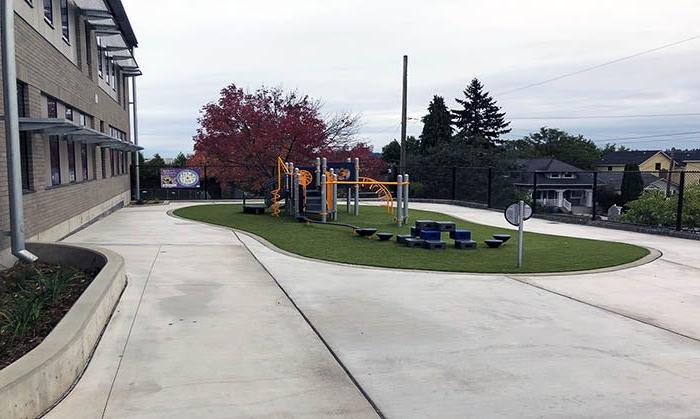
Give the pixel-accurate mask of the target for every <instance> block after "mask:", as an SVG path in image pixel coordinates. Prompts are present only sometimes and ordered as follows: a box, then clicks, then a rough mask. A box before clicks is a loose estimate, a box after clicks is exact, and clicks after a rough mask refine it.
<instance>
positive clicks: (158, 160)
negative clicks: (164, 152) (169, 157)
mask: <svg viewBox="0 0 700 419" xmlns="http://www.w3.org/2000/svg"><path fill="white" fill-rule="evenodd" d="M146 165H148V166H151V167H163V166H165V160H163V158H162V157H161V156H160V154H158V153H156V154H154V155H153V157H151V158H150V159H148V160H146Z"/></svg>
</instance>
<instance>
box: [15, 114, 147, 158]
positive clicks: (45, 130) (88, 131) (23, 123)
mask: <svg viewBox="0 0 700 419" xmlns="http://www.w3.org/2000/svg"><path fill="white" fill-rule="evenodd" d="M19 130H20V131H26V132H33V133H37V134H43V135H60V136H64V137H66V138H67V139H68V140H72V141H76V142H81V143H86V144H97V145H99V146H100V147H109V148H114V149H117V150H125V151H137V150H143V148H142V147H139V146H137V145H134V144H132V143H130V142H128V141H122V140H120V139H118V138H114V137H111V136H109V135H107V134H105V133H102V132H100V131H97V130H94V129H92V128H88V127H85V126H82V125H78V124H76V123H75V122H73V121H68V120H65V119H56V118H19Z"/></svg>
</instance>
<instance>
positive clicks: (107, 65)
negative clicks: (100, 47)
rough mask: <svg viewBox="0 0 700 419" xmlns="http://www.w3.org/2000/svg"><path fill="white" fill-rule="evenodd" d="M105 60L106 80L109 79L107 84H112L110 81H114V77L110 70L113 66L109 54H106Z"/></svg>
mask: <svg viewBox="0 0 700 419" xmlns="http://www.w3.org/2000/svg"><path fill="white" fill-rule="evenodd" d="M104 60H105V67H106V68H105V70H106V79H107V84H110V81H111V80H112V75H111V74H110V68H111V66H110V65H109V58H108V57H107V54H106V53H105V56H104Z"/></svg>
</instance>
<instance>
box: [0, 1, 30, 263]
mask: <svg viewBox="0 0 700 419" xmlns="http://www.w3.org/2000/svg"><path fill="white" fill-rule="evenodd" d="M14 5H15V2H14V1H12V0H3V1H2V24H1V25H0V26H1V28H0V36H1V37H2V64H3V65H2V80H3V82H2V85H3V86H2V87H3V89H2V90H3V94H4V95H5V96H4V102H5V104H4V105H5V140H6V142H7V151H6V152H7V184H8V188H9V191H8V192H9V198H10V203H9V204H10V238H11V241H12V254H13V255H14V256H15V257H17V258H18V259H19V260H21V261H23V262H35V261H36V260H37V259H38V258H37V257H36V256H35V255H33V254H32V253H31V252H29V251H28V250H27V249H26V247H25V231H24V199H23V196H22V162H21V159H22V156H21V155H20V146H19V109H18V104H17V68H16V62H15V7H14Z"/></svg>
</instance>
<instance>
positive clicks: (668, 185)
mask: <svg viewBox="0 0 700 419" xmlns="http://www.w3.org/2000/svg"><path fill="white" fill-rule="evenodd" d="M675 157H676V147H673V148H671V165H670V166H669V171H668V176H667V177H666V198H668V197H670V196H671V180H672V179H673V171H674V170H675V168H676V164H675V163H676V161H675V160H674V159H675Z"/></svg>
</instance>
